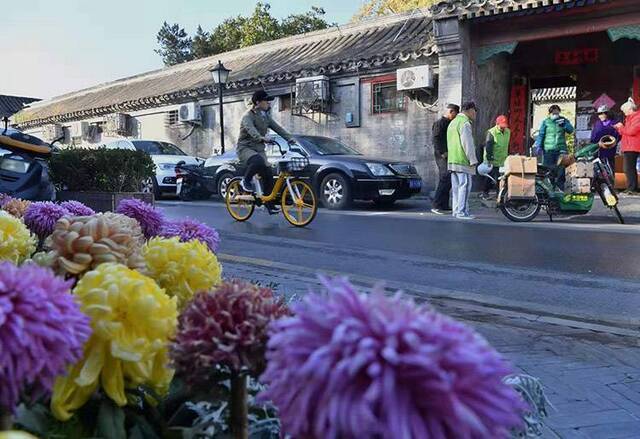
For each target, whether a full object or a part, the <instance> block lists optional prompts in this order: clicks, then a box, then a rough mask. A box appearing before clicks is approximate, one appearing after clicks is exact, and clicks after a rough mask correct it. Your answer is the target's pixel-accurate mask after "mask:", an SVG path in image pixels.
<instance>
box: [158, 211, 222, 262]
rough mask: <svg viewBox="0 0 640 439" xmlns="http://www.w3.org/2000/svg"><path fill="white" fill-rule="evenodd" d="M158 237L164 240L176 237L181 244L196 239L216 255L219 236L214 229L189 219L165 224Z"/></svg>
mask: <svg viewBox="0 0 640 439" xmlns="http://www.w3.org/2000/svg"><path fill="white" fill-rule="evenodd" d="M160 236H162V237H165V238H173V237H174V236H177V237H178V238H180V241H181V242H188V241H191V240H192V239H197V240H198V241H200V242H202V243H203V244H205V245H206V246H207V247H209V250H211V251H212V252H213V253H216V251H217V250H218V246H219V245H220V235H218V232H217V231H216V230H215V229H213V228H211V227H209V226H207V225H206V224H203V223H201V222H200V221H196V220H192V219H190V218H185V219H182V220H178V221H167V222H165V223H164V225H163V226H162V229H161V230H160Z"/></svg>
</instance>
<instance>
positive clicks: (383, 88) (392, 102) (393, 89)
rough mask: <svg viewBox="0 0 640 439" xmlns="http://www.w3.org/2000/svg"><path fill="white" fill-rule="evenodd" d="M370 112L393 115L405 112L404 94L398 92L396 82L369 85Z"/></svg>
mask: <svg viewBox="0 0 640 439" xmlns="http://www.w3.org/2000/svg"><path fill="white" fill-rule="evenodd" d="M371 95H372V96H371V102H372V112H373V113H374V114H380V113H395V112H398V111H405V109H406V104H405V95H404V92H402V91H398V89H397V86H396V82H395V81H393V82H378V83H373V84H372V85H371Z"/></svg>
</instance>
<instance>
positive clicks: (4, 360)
mask: <svg viewBox="0 0 640 439" xmlns="http://www.w3.org/2000/svg"><path fill="white" fill-rule="evenodd" d="M71 285H72V281H66V280H64V279H62V278H59V277H56V276H54V274H53V272H52V271H51V270H49V269H47V268H42V267H38V266H37V265H35V264H27V265H23V266H22V267H16V266H15V265H13V264H11V263H9V262H3V263H1V264H0V409H4V410H7V411H13V410H14V409H15V407H16V404H17V403H18V402H19V399H20V397H21V396H27V397H30V398H37V397H39V396H41V395H42V394H44V393H47V392H48V391H50V390H51V387H52V385H53V382H54V380H55V378H56V377H57V376H59V375H61V374H64V373H65V370H66V368H67V366H68V365H69V364H73V363H75V362H76V361H78V360H79V359H80V358H81V357H82V354H83V348H84V343H85V342H86V341H87V339H88V338H89V336H90V334H91V327H90V324H89V318H88V317H87V316H86V315H84V314H83V313H82V312H80V307H79V306H78V304H77V303H76V302H75V301H74V299H73V296H72V295H71V294H70V292H69V289H70V288H71ZM26 389H29V391H30V392H31V393H30V394H29V395H23V394H22V392H23V391H24V390H26Z"/></svg>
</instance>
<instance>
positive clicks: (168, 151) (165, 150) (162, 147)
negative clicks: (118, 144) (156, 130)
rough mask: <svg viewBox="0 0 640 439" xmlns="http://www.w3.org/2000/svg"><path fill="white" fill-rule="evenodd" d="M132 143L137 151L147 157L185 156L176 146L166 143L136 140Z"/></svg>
mask: <svg viewBox="0 0 640 439" xmlns="http://www.w3.org/2000/svg"><path fill="white" fill-rule="evenodd" d="M132 143H133V146H135V148H136V149H137V150H138V151H144V152H146V153H147V154H149V155H187V154H185V153H184V152H183V151H182V150H181V149H180V148H178V147H177V146H176V145H173V144H171V143H167V142H153V141H150V140H136V141H135V142H132Z"/></svg>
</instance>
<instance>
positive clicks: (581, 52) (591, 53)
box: [555, 47, 600, 66]
mask: <svg viewBox="0 0 640 439" xmlns="http://www.w3.org/2000/svg"><path fill="white" fill-rule="evenodd" d="M599 60H600V50H599V49H597V48H595V47H589V48H584V49H575V50H557V51H556V54H555V63H556V64H557V65H560V66H577V65H580V64H596V63H597V62H598V61H599Z"/></svg>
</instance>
